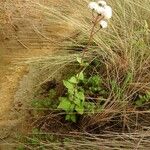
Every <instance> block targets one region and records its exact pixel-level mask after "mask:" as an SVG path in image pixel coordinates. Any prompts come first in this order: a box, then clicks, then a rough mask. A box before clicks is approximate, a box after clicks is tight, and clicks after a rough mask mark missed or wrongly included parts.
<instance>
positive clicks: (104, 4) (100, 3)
mask: <svg viewBox="0 0 150 150" xmlns="http://www.w3.org/2000/svg"><path fill="white" fill-rule="evenodd" d="M97 3H98V5H99V6H102V7H104V6H106V5H107V3H106V2H105V1H103V0H101V1H98V2H97Z"/></svg>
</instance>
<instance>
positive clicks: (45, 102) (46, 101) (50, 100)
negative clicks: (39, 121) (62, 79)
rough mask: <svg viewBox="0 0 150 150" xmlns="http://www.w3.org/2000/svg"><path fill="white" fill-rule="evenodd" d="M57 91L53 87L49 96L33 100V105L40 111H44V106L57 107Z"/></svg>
mask: <svg viewBox="0 0 150 150" xmlns="http://www.w3.org/2000/svg"><path fill="white" fill-rule="evenodd" d="M55 96H56V91H55V89H51V90H50V91H49V93H48V96H47V97H45V98H41V99H34V100H32V101H31V106H32V107H34V108H36V110H37V111H38V112H41V111H43V108H44V109H45V108H56V107H57V106H56V105H57V104H56V101H55Z"/></svg>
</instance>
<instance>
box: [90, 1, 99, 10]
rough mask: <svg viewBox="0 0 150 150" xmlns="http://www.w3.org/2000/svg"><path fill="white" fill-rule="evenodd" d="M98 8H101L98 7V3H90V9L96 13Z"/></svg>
mask: <svg viewBox="0 0 150 150" xmlns="http://www.w3.org/2000/svg"><path fill="white" fill-rule="evenodd" d="M98 7H99V6H98V4H97V3H96V2H90V3H89V8H90V9H92V10H95V11H96V10H97V8H98Z"/></svg>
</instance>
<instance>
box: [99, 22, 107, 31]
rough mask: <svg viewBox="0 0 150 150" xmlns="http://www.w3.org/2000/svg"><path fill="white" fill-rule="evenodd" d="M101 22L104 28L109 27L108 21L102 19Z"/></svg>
mask: <svg viewBox="0 0 150 150" xmlns="http://www.w3.org/2000/svg"><path fill="white" fill-rule="evenodd" d="M99 24H100V26H101V28H103V29H105V28H107V27H108V23H107V22H106V21H105V20H101V21H100V22H99Z"/></svg>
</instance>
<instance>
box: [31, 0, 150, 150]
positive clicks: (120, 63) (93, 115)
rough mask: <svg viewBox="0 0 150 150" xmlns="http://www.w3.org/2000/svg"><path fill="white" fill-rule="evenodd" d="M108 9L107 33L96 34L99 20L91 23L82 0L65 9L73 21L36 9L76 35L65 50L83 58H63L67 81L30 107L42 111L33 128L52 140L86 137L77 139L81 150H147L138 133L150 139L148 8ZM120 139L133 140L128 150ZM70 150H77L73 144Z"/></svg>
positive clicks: (143, 4) (145, 4)
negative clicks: (110, 13) (110, 11)
mask: <svg viewBox="0 0 150 150" xmlns="http://www.w3.org/2000/svg"><path fill="white" fill-rule="evenodd" d="M63 4H64V3H63ZM110 4H111V6H112V8H113V10H114V11H113V14H114V17H113V19H112V21H110V22H109V28H108V29H106V30H101V31H100V32H98V31H99V26H96V25H97V23H98V22H99V21H100V20H101V19H103V18H101V16H99V15H98V17H96V15H95V14H94V15H92V20H91V18H90V17H91V14H90V13H89V11H87V7H85V6H87V1H86V0H84V1H82V2H81V1H80V0H76V1H74V2H73V1H71V0H69V1H68V2H67V3H65V4H64V5H65V6H66V7H65V8H67V7H68V8H70V7H71V8H72V9H69V12H75V14H73V15H71V16H67V14H65V12H62V13H60V12H59V10H56V9H54V8H53V9H52V10H49V9H47V7H41V5H40V7H41V8H43V9H44V10H45V9H46V14H49V15H50V14H51V12H52V14H53V17H54V18H55V19H56V20H57V21H58V22H59V23H60V24H61V25H62V23H68V22H69V23H70V24H71V26H73V28H74V29H75V30H76V31H77V34H75V35H76V36H75V37H73V38H71V37H70V38H69V39H67V42H66V41H65V42H64V43H65V44H66V45H65V47H63V48H66V47H67V48H68V49H69V50H70V49H74V48H81V49H80V50H79V51H81V50H82V53H81V56H79V57H77V60H75V59H72V60H71V61H70V58H67V57H65V61H67V60H69V61H70V62H69V63H70V64H71V65H74V66H75V69H74V70H73V71H72V72H71V75H70V74H69V75H68V72H69V73H70V69H69V68H68V67H66V66H65V67H66V68H67V69H66V68H65V67H64V68H65V69H64V70H65V74H66V75H65V76H63V78H61V80H59V81H57V82H56V85H55V87H52V88H50V89H48V90H46V91H47V93H49V92H50V93H51V90H52V91H53V92H54V93H55V94H54V96H53V93H51V94H50V95H49V96H50V97H49V96H46V99H45V100H42V101H40V100H38V101H36V102H33V103H34V104H33V105H32V106H33V107H37V108H38V109H39V110H40V107H41V108H44V109H41V110H42V112H43V113H42V114H41V113H40V114H41V115H40V116H38V117H37V118H36V121H35V122H34V123H33V125H34V126H35V127H37V128H38V129H42V131H46V132H48V133H50V134H52V133H57V135H60V134H61V135H62V136H64V135H66V134H67V135H68V136H69V138H70V137H73V138H74V137H75V136H76V135H79V137H83V136H81V135H83V134H86V135H85V136H84V137H83V141H82V140H81V139H80V138H79V139H78V141H79V140H81V143H80V144H81V145H82V144H83V149H86V148H85V145H86V146H87V145H88V143H90V144H91V145H92V144H93V145H92V146H93V147H94V148H95V149H96V148H97V149H98V147H101V146H102V149H108V148H110V149H113V148H114V149H115V148H116V149H138V148H141V149H142V148H143V147H144V148H145V149H147V147H148V145H147V144H148V143H147V144H145V143H146V142H147V140H146V139H144V138H143V137H146V138H147V136H146V135H143V137H141V136H140V134H138V133H139V132H138V131H143V132H144V133H149V126H150V124H149V120H150V117H149V109H150V101H149V99H150V98H149V97H150V96H149V91H150V84H149V81H150V77H149V74H150V66H149V64H150V57H149V55H150V51H149V50H150V49H149V45H150V44H149V34H150V29H149V25H150V22H149V20H148V18H149V17H150V15H149V6H150V3H149V1H147V0H144V1H142V0H139V1H138V2H137V1H135V0H131V1H128V0H125V1H118V0H113V1H111V0H110ZM38 6H39V5H38ZM80 10H83V11H80ZM48 12H49V13H48ZM69 12H68V13H69ZM93 17H94V19H95V20H93ZM94 21H95V22H94ZM91 25H93V26H92V28H91ZM95 31H96V32H95ZM89 32H90V36H89V35H88V34H89ZM64 43H63V44H64ZM59 44H60V43H59ZM74 53H78V54H79V52H74ZM77 62H78V63H79V64H78V65H77ZM47 66H48V65H47ZM48 76H49V75H48ZM68 76H69V77H68ZM49 85H51V82H50V83H49ZM51 96H52V97H51ZM45 108H46V110H45ZM70 132H71V133H73V134H70ZM137 132H138V133H137ZM116 133H117V135H116ZM122 133H123V134H125V135H128V137H129V133H130V135H132V134H133V137H134V139H135V141H134V142H132V140H133V139H132V140H131V139H130V138H128V139H127V141H130V142H131V145H130V144H129V143H128V144H129V145H128V144H127V142H125V141H126V140H122V139H120V138H118V135H119V136H120V137H123V138H124V135H122ZM131 133H132V134H131ZM134 133H137V134H136V135H135V134H134ZM100 135H104V136H102V137H100ZM110 135H114V136H112V137H111V136H110ZM62 136H61V137H62ZM86 138H88V140H85V139H86ZM103 138H105V140H106V141H103V140H102V139H103ZM70 139H71V138H70ZM141 139H143V142H142V141H141ZM111 140H114V142H113V143H111ZM47 142H48V143H49V144H50V143H51V142H50V141H46V144H47ZM76 142H77V141H76ZM99 142H101V143H100V145H99ZM124 142H125V143H124ZM69 144H70V143H69ZM80 144H79V145H80ZM103 144H104V145H103ZM110 144H111V145H110ZM63 146H64V145H63ZM69 146H70V147H72V148H73V149H76V148H75V145H73V143H72V142H71V144H70V145H69ZM113 146H114V147H113ZM57 148H58V149H59V148H61V146H59V147H57ZM77 148H78V147H77ZM89 149H90V147H89Z"/></svg>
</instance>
